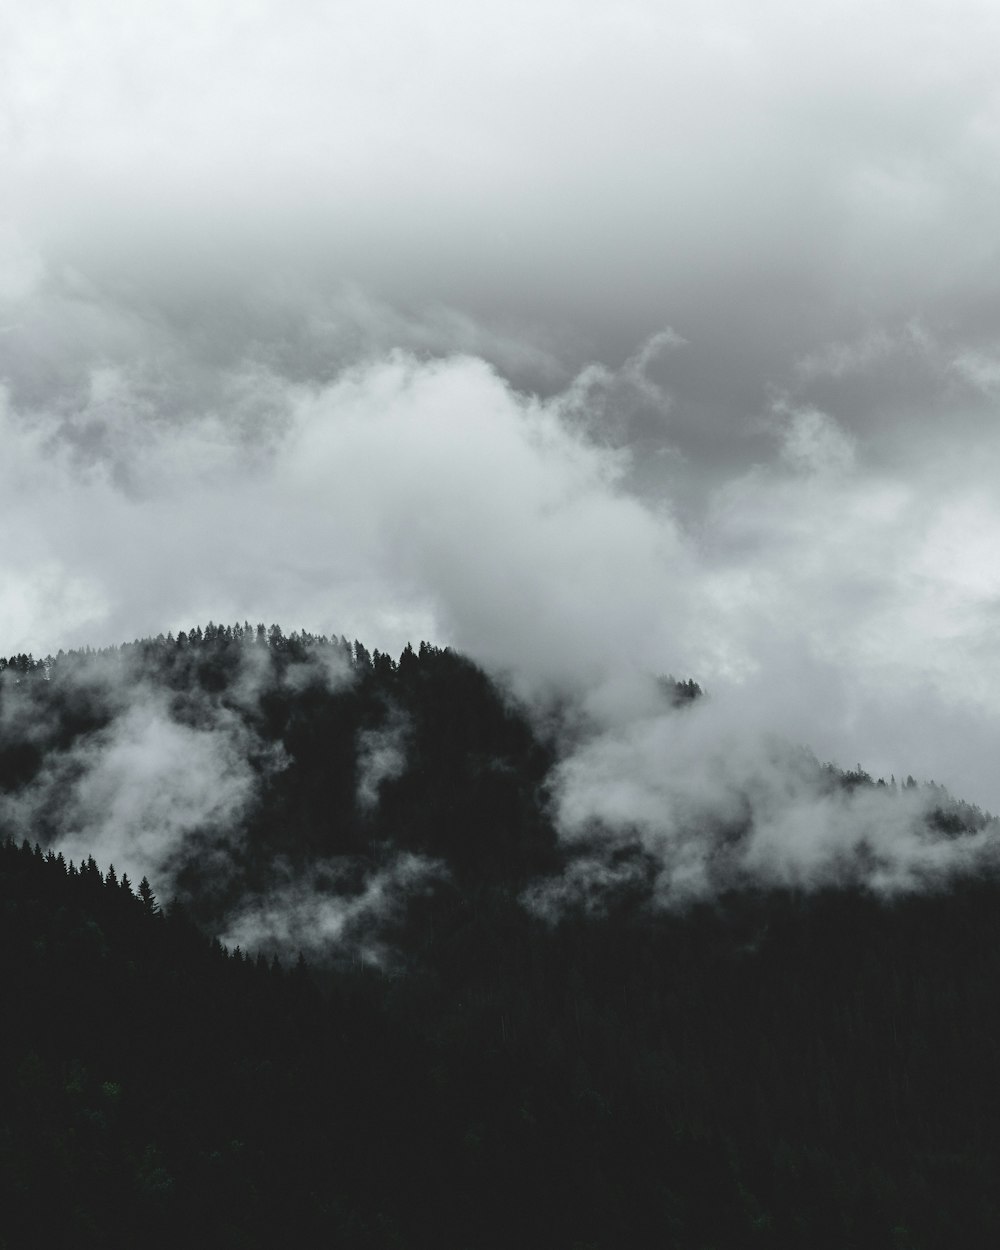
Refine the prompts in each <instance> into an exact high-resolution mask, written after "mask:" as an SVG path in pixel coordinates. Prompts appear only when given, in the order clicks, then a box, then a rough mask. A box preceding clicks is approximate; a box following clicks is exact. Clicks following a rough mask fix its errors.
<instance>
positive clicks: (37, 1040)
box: [0, 627, 1000, 1250]
mask: <svg viewBox="0 0 1000 1250" xmlns="http://www.w3.org/2000/svg"><path fill="white" fill-rule="evenodd" d="M660 688H661V693H662V699H663V707H664V715H669V716H678V717H686V716H690V715H695V714H697V708H698V706H699V701H700V698H701V692H700V690H699V688H698V687H697V685H696V684H695V683H693V682H690V681H684V682H675V681H673V680H664V681H663V682H661V687H660ZM586 733H587V726H586V725H585V724H583V723H582V722H581V720H580V718H579V716H578V715H577V714H575V713H574V712H573V710H572V709H566V708H560V707H558V706H557V705H552V706H550V707H548V708H545V709H538V708H534V709H532V710H531V713H530V715H529V713H528V712H527V711H526V710H525V709H524V708H522V707H520V706H518V705H517V704H516V703H515V702H514V701H513V700H512V699H511V698H510V697H509V696H507V695H505V694H504V693H503V692H502V691H501V690H500V689H499V688H498V687H497V686H496V685H495V683H493V682H492V681H490V680H489V679H488V678H487V676H486V675H485V674H484V673H483V672H482V671H481V670H480V669H478V668H477V667H476V666H475V665H473V664H472V663H470V662H469V661H468V660H466V659H464V658H463V657H461V656H459V655H456V654H454V653H453V652H450V651H446V650H439V649H437V648H434V647H431V646H427V645H422V646H421V647H419V648H418V649H416V650H411V649H410V648H407V650H406V651H404V653H403V655H402V656H401V657H400V658H399V660H398V661H394V660H392V659H391V658H389V657H387V656H384V655H381V654H379V653H377V652H375V653H373V654H369V653H368V652H367V651H366V650H365V648H364V647H363V646H361V645H360V644H359V643H354V644H352V645H348V644H347V643H346V642H345V641H344V640H343V639H337V640H327V639H321V638H315V637H311V636H309V635H305V634H298V635H291V636H286V635H284V634H283V633H282V632H281V631H280V630H278V629H276V628H272V629H271V630H270V631H266V630H264V629H263V628H260V629H256V628H255V629H250V628H242V629H217V628H214V627H209V628H208V629H206V630H197V629H196V630H193V631H191V632H190V633H186V634H184V635H180V636H178V637H177V638H171V637H166V638H159V639H151V640H145V641H143V642H137V643H134V644H130V645H128V646H125V647H123V648H117V649H112V650H109V651H105V652H82V653H73V654H70V655H60V656H57V657H55V658H54V659H51V660H47V661H45V662H43V663H37V662H35V661H33V660H31V659H30V657H27V656H25V657H22V658H18V657H14V659H13V660H12V661H8V663H7V664H6V665H5V671H4V674H3V676H2V678H0V801H2V806H0V814H2V819H3V821H4V825H5V830H3V832H6V833H7V834H8V835H10V836H9V838H8V841H7V842H6V843H5V844H4V845H3V846H2V848H0V924H2V932H0V963H2V969H3V970H2V974H0V1013H2V1019H3V1020H4V1023H5V1027H4V1029H3V1030H2V1031H0V1060H2V1063H0V1070H2V1089H0V1106H2V1108H3V1110H2V1111H0V1187H2V1192H0V1246H7V1247H11V1248H12V1250H13V1248H14V1247H32V1246H46V1247H48V1246H52V1245H73V1246H80V1247H89V1246H93V1247H97V1246H101V1247H105V1246H126V1245H128V1246H131V1245H133V1244H135V1242H136V1240H137V1239H140V1240H141V1241H142V1243H143V1244H148V1245H154V1246H156V1245H160V1244H162V1245H164V1246H167V1245H170V1246H173V1245H175V1244H176V1242H177V1240H178V1239H179V1238H185V1239H187V1240H188V1241H190V1242H192V1243H193V1244H197V1245H218V1246H224V1247H229V1246H232V1247H237V1246H239V1247H258V1246H259V1247H269V1246H273V1245H275V1244H286V1243H287V1244H293V1245H304V1246H311V1245H320V1244H322V1245H343V1246H350V1247H354V1246H357V1247H392V1246H414V1247H415V1246H421V1247H423V1246H428V1247H430V1246H434V1247H440V1246H456V1247H458V1246H467V1247H484V1248H486V1247H489V1248H492V1247H501V1246H504V1247H506V1246H509V1245H511V1244H518V1245H524V1246H538V1247H543V1246H544V1247H566V1250H586V1248H588V1247H590V1248H601V1250H609V1248H612V1247H614V1248H617V1247H620V1246H629V1247H633V1246H634V1247H645V1246H649V1247H653V1246H657V1247H662V1246H674V1247H678V1248H680V1247H684V1248H688V1247H702V1248H704V1250H708V1248H709V1247H716V1248H718V1250H723V1248H728V1247H741V1246H776V1247H777V1246H780V1247H789V1250H790V1248H792V1247H801V1246H810V1247H814V1246H815V1247H829V1248H830V1250H834V1248H836V1250H843V1248H844V1247H869V1246H870V1247H887V1248H888V1247H926V1248H928V1250H930V1248H931V1247H939V1246H940V1247H944V1246H948V1247H951V1246H954V1245H962V1246H970V1247H976V1246H983V1247H986V1246H990V1247H993V1246H995V1245H996V1244H997V1238H998V1235H1000V1203H998V1201H997V1199H996V1198H995V1195H994V1190H995V1177H996V1175H997V1172H998V1167H1000V1084H998V1081H997V1076H996V1074H997V1072H998V1071H1000V1042H998V1040H997V1039H998V1038H1000V994H998V991H997V986H998V985H1000V878H998V875H997V873H996V871H995V869H994V867H993V864H994V860H993V858H992V857H991V854H990V851H989V848H990V846H991V845H992V840H993V838H994V824H993V823H992V822H991V821H990V820H989V819H988V818H987V817H986V816H984V815H983V814H982V813H980V812H979V811H978V810H977V809H975V808H973V807H969V806H967V805H964V804H962V803H959V802H957V801H955V800H953V799H951V798H950V797H949V796H948V795H947V794H945V793H944V792H943V791H940V790H939V789H931V788H929V787H925V788H920V787H916V786H915V784H910V783H909V782H904V783H903V784H902V785H900V786H899V787H895V786H894V782H893V779H892V778H889V779H885V782H884V784H879V781H878V780H877V779H873V778H871V777H869V776H868V775H867V773H865V772H864V770H863V769H861V768H860V767H859V768H856V769H854V770H852V771H851V772H848V773H844V772H841V771H839V770H836V769H832V768H829V767H827V768H822V767H821V766H820V765H819V764H817V763H815V761H813V762H812V763H810V762H809V761H808V760H807V761H806V763H805V764H802V763H801V762H799V763H797V764H796V767H797V768H798V769H799V772H798V773H797V774H796V776H799V775H800V774H801V772H802V770H803V769H807V770H808V773H809V778H810V786H813V785H814V786H815V788H816V792H817V793H819V794H821V795H825V796H827V797H829V801H830V802H834V803H835V804H836V805H837V810H838V811H842V812H843V813H846V814H847V815H848V816H849V815H851V814H853V813H854V812H858V813H860V814H862V815H863V816H864V818H865V819H868V820H870V819H873V816H872V813H874V818H876V819H877V818H879V815H880V813H883V812H884V813H885V814H886V816H885V819H886V820H887V821H891V820H893V819H895V818H896V817H895V816H894V814H895V813H898V812H900V811H904V810H905V811H911V810H912V811H913V812H916V813H918V814H919V817H920V820H921V822H922V823H921V825H920V828H919V829H918V830H917V833H916V835H912V836H916V837H917V838H918V840H919V842H920V845H921V847H923V848H925V849H926V851H927V858H926V862H933V863H939V862H940V863H946V864H947V865H949V867H948V870H947V871H946V872H941V873H940V874H938V875H937V876H934V877H930V876H928V877H927V878H926V879H925V880H924V882H923V888H916V886H913V887H912V888H907V889H896V890H891V891H887V890H877V889H875V888H872V886H871V880H875V879H877V878H866V877H865V876H864V875H863V873H862V869H864V868H865V866H866V864H867V866H868V867H869V868H870V867H871V865H870V863H869V862H868V861H870V860H871V858H872V852H871V851H866V849H865V847H864V846H861V847H860V849H859V851H858V857H859V860H858V862H857V863H855V862H854V861H853V860H852V862H851V863H849V864H845V865H844V870H843V871H842V872H840V873H839V875H836V876H834V877H829V876H827V877H824V878H823V879H822V880H819V881H815V882H812V883H809V885H808V887H806V886H804V885H802V884H801V883H800V884H794V885H778V884H775V883H774V882H773V881H761V880H754V879H753V878H752V877H748V876H747V875H746V874H745V872H743V871H741V873H734V872H733V871H732V870H731V869H730V868H727V867H726V864H731V863H732V858H731V855H730V858H729V859H727V858H726V855H727V854H728V853H729V852H728V851H727V848H729V847H730V846H732V845H734V844H737V843H738V842H739V839H740V838H741V837H745V836H749V835H748V833H747V830H746V828H744V827H743V826H742V825H740V823H739V822H738V821H736V822H734V823H733V824H732V825H731V826H728V827H726V828H723V829H715V830H705V831H704V832H705V836H706V837H709V836H711V837H713V838H715V839H716V844H717V846H718V847H719V848H721V851H720V855H719V858H720V864H721V866H720V867H719V869H718V876H717V878H716V879H715V880H716V884H717V887H718V888H715V889H713V890H711V891H702V892H701V893H700V894H698V895H696V896H691V897H688V898H687V899H686V900H685V901H684V903H683V905H680V904H678V905H675V906H671V905H668V904H669V902H670V897H669V895H667V896H664V895H663V893H662V885H661V883H660V878H661V877H662V863H660V862H658V861H657V858H656V854H655V848H653V847H651V846H650V844H649V843H648V841H644V840H643V838H642V837H641V836H640V835H639V833H638V832H636V833H635V834H634V836H633V834H630V833H628V831H626V832H625V833H622V834H620V835H619V836H617V837H615V838H610V836H609V834H608V831H606V830H602V829H601V828H600V827H599V826H598V825H597V824H595V826H594V828H593V829H592V830H591V831H590V832H589V833H588V834H587V835H586V836H585V837H582V838H577V839H575V840H572V841H567V839H566V838H565V837H564V836H561V835H560V831H559V830H558V827H557V825H558V822H557V816H556V813H555V811H554V808H553V803H552V780H551V779H552V776H553V770H554V769H558V768H559V766H560V760H561V759H562V758H563V756H564V753H565V752H566V751H567V750H569V749H572V746H573V743H575V742H577V741H579V740H580V739H581V738H582V737H585V735H586ZM915 792H919V795H920V796H921V799H920V803H919V804H917V803H916V801H915V800H914V799H913V797H912V796H913V794H914V793H915ZM858 795H860V796H862V798H863V800H864V802H863V803H862V804H861V805H860V806H858V805H857V796H858ZM830 796H832V797H830ZM837 796H842V799H843V801H842V802H841V799H840V798H838V797H837ZM824 801H826V799H824ZM907 803H910V804H911V808H907V807H906V804H907ZM852 804H854V805H853V806H852ZM908 836H910V835H908ZM602 838H603V839H605V842H606V843H607V844H606V845H605V844H604V843H602ZM965 845H969V846H973V847H975V848H977V853H976V854H975V855H964V854H960V853H957V852H956V851H955V848H959V850H960V849H961V848H962V847H963V846H965ZM112 852H113V853H114V854H115V855H117V856H118V862H117V866H116V867H115V868H112V867H111V859H112ZM866 855H867V857H868V858H867V860H866V859H865V856H866ZM122 856H124V857H125V858H124V859H123V858H122ZM856 858H857V857H856ZM921 862H924V861H921ZM143 874H145V875H146V876H147V877H148V878H149V880H148V881H143V880H142V879H141V878H142V876H143ZM584 877H585V878H586V887H587V888H586V889H584V890H580V889H578V888H573V887H574V886H575V885H578V884H579V881H580V880H581V879H582V878H584ZM150 883H151V884H150ZM161 902H162V903H163V906H162V908H161V907H160V903H161ZM219 937H222V938H224V939H226V941H227V943H228V945H229V947H230V951H228V952H227V950H226V949H225V948H224V947H223V946H221V945H220V944H219V942H218V940H217V939H218V938H219ZM237 944H238V945H239V946H240V947H241V948H242V949H239V950H235V949H234V948H235V947H236V946H237ZM299 950H302V951H303V952H304V953H305V955H306V957H307V958H306V960H305V961H303V960H302V959H300V958H299V956H298V952H299Z"/></svg>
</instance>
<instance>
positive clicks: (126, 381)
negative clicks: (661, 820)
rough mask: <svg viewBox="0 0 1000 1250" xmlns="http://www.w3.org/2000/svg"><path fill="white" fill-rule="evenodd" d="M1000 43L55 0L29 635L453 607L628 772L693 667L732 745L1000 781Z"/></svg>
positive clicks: (963, 32)
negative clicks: (651, 697) (569, 707)
mask: <svg viewBox="0 0 1000 1250" xmlns="http://www.w3.org/2000/svg"><path fill="white" fill-rule="evenodd" d="M998 50H1000V10H997V7H996V6H995V5H993V4H990V3H961V2H960V3H955V2H950V3H948V4H947V5H945V4H943V3H920V2H917V3H912V2H911V3H908V4H906V5H905V6H904V5H903V4H902V3H900V2H899V0H891V2H885V3H878V2H876V3H871V2H869V3H866V4H860V3H843V2H839V3H837V4H836V5H833V4H832V3H826V0H820V2H819V3H814V4H810V5H808V6H803V5H795V4H792V3H789V2H787V0H775V2H774V3H768V2H766V0H763V2H757V3H754V4H752V5H751V4H747V3H737V2H736V0H720V2H719V3H699V4H697V5H695V4H691V3H675V2H671V0H667V2H664V0H656V2H653V0H615V3H611V2H610V0H573V2H572V3H570V2H569V0H532V2H531V3H521V2H520V0H505V3H504V4H502V5H500V4H496V3H492V2H483V3H475V2H470V0H464V2H463V3H458V2H457V0H455V2H451V0H446V2H442V0H427V2H426V3H423V4H419V5H416V4H406V3H402V0H365V2H364V3H360V2H358V3H353V2H332V3H318V2H311V0H283V2H282V3H281V4H280V5H279V4H277V3H274V2H271V0H256V2H255V0H250V2H247V3H241V4H238V5H237V4H235V3H221V2H220V0H198V3H193V2H191V3H189V2H186V0H171V3H169V4H167V3H159V2H158V0H148V2H147V3H145V4H143V5H141V6H132V7H131V8H128V7H126V6H122V5H120V4H116V3H112V2H111V0H58V2H57V0H42V2H41V3H37V2H36V3H31V4H29V3H28V2H27V0H12V3H9V4H7V5H5V6H3V9H2V10H0V439H2V443H0V446H2V456H0V536H2V539H3V548H4V556H3V560H2V562H0V651H2V652H3V653H5V654H8V655H9V654H13V653H17V652H20V651H31V652H33V653H34V654H35V655H36V656H37V655H43V654H45V653H47V652H53V653H54V652H55V651H57V650H58V649H59V648H60V647H64V648H69V647H73V646H81V645H87V644H89V645H93V646H101V645H107V644H111V643H116V642H120V641H124V640H130V639H132V638H135V637H137V636H143V635H148V634H156V633H159V632H161V631H164V632H165V631H166V630H168V629H174V630H175V631H176V630H178V629H181V628H189V627H190V626H192V625H194V624H196V623H201V624H205V623H207V621H208V620H210V619H211V620H215V621H220V620H221V621H234V620H243V619H244V618H246V619H249V620H251V621H254V622H256V621H258V620H262V621H264V622H265V623H267V624H270V623H272V622H280V623H281V624H282V626H283V627H284V628H285V629H286V630H291V629H293V628H297V627H304V628H306V629H309V630H311V631H314V632H324V633H331V632H335V633H338V634H339V633H344V634H346V635H348V636H349V637H358V638H360V639H362V640H363V641H364V642H365V643H366V645H367V646H368V647H369V648H371V647H374V646H378V647H380V648H383V649H388V650H390V651H394V652H397V653H398V650H399V649H401V648H402V646H403V645H404V643H405V642H406V641H407V640H409V639H412V640H414V641H417V640H419V639H420V638H427V639H429V640H431V641H434V642H436V643H439V644H442V645H443V644H448V645H455V646H458V647H460V648H462V649H463V650H465V651H466V652H468V653H469V654H470V655H472V656H473V657H474V658H475V659H477V660H478V661H479V662H481V663H483V664H484V665H486V666H487V667H488V668H489V669H490V671H491V672H494V673H496V674H498V675H501V676H503V677H504V678H505V679H506V680H508V681H509V682H510V683H511V684H512V686H513V687H514V689H516V690H517V691H518V692H519V693H520V694H522V695H523V696H524V697H526V698H528V699H529V700H531V699H535V698H538V699H542V698H543V697H544V696H546V695H548V694H551V693H553V692H563V691H567V690H569V691H571V692H572V693H573V694H574V695H575V696H576V697H578V698H579V700H580V701H581V704H582V706H584V707H585V708H586V710H587V712H588V714H589V715H590V716H591V717H592V718H593V719H594V723H595V724H598V725H599V726H600V727H601V731H602V732H603V734H604V735H605V739H606V742H607V744H609V754H608V755H606V757H605V758H606V759H613V758H615V755H614V752H615V751H617V750H618V749H619V748H620V747H621V744H622V743H629V742H631V743H633V744H636V745H635V750H634V752H633V755H632V757H631V758H633V759H634V758H645V756H644V751H646V747H647V746H648V745H649V743H650V742H654V743H655V742H657V741H659V736H660V735H661V731H662V726H661V725H659V724H658V722H657V723H656V725H655V726H654V721H655V717H654V718H653V721H651V720H650V715H651V714H650V712H649V708H648V707H647V706H646V704H645V702H644V700H645V699H646V697H647V695H646V694H645V693H644V692H645V691H646V690H647V684H646V683H647V679H648V676H649V674H651V673H672V674H674V675H676V676H678V677H686V676H692V677H695V678H696V679H697V680H698V681H700V682H701V683H702V684H703V685H704V686H705V687H706V688H707V689H708V691H709V694H710V696H711V699H712V700H713V708H714V709H715V710H714V711H713V712H712V719H711V720H710V721H708V722H706V723H707V724H709V725H710V726H715V728H714V729H712V730H711V733H710V736H711V737H712V740H713V741H714V742H715V743H716V744H718V743H721V742H722V741H723V739H725V741H727V742H730V741H731V736H732V735H733V734H736V735H738V736H742V738H741V740H743V741H744V742H746V741H750V740H753V741H754V742H755V743H758V744H759V743H760V742H762V741H764V740H765V739H766V738H767V736H768V735H772V734H777V735H780V736H781V737H783V738H785V739H787V740H788V741H791V742H794V743H805V744H807V745H808V746H809V747H810V748H811V749H812V750H814V751H815V752H816V753H817V755H818V756H819V757H820V758H822V759H830V760H833V761H835V762H837V763H838V764H840V765H841V766H844V767H853V766H854V765H855V763H858V762H860V763H862V764H863V765H864V766H865V767H866V768H868V769H869V770H871V771H872V772H874V773H875V774H876V775H878V774H879V773H883V774H885V775H886V776H888V775H889V774H890V773H895V774H897V775H898V776H900V777H901V776H903V775H905V774H906V773H913V774H914V775H915V776H917V777H920V778H927V779H930V778H933V779H935V780H936V781H938V782H941V783H944V784H946V785H947V786H948V787H949V788H950V789H952V790H953V791H954V792H955V793H957V794H960V795H961V796H962V797H964V798H967V799H968V800H970V801H972V802H976V803H980V804H982V805H983V806H985V807H989V808H991V809H992V810H994V811H997V810H1000V770H998V769H997V767H996V760H997V759H998V758H1000V667H998V665H997V662H996V658H995V639H996V636H997V628H996V627H997V624H998V623H1000V498H998V492H997V489H996V485H995V484H996V482H997V480H998V474H997V469H998V466H1000V430H998V423H997V405H998V399H1000V233H998V230H997V224H996V223H997V222H998V221H1000V82H998V80H997V76H996V72H995V67H996V59H997V53H998ZM644 726H645V727H647V728H649V733H648V734H645V730H644V728H643V727H644ZM705 732H709V731H707V730H706V731H705ZM644 734H645V736H644ZM637 735H638V739H637ZM767 740H769V739H767ZM671 741H672V740H671ZM612 747H613V748H614V749H613V750H611V748H612ZM709 749H710V748H709V747H708V746H706V747H705V750H706V751H707V750H709ZM717 749H720V750H721V749H722V748H721V747H717ZM726 749H727V750H729V749H731V748H729V747H727V748H726ZM662 750H663V751H667V752H670V751H673V752H674V753H675V755H676V756H677V757H678V758H681V757H684V755H685V751H684V749H683V748H682V747H681V746H677V745H676V744H674V745H671V743H670V742H668V743H665V744H663V746H662ZM647 754H648V752H647ZM746 754H747V757H748V758H753V759H756V758H758V757H759V751H758V752H757V753H756V754H755V751H751V750H748V751H747V752H746ZM650 758H651V759H652V760H653V761H654V762H653V763H650V764H649V768H655V767H659V764H658V763H656V762H655V761H657V760H660V759H661V758H662V757H661V756H656V755H655V753H654V755H653V756H650ZM595 775H597V774H596V773H595Z"/></svg>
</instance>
